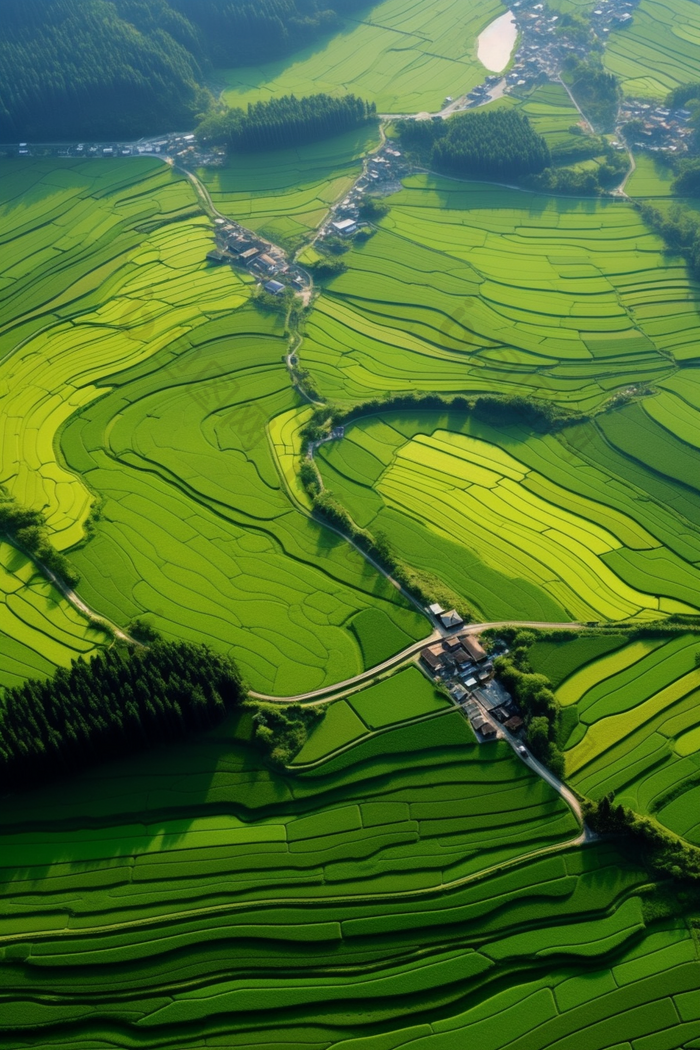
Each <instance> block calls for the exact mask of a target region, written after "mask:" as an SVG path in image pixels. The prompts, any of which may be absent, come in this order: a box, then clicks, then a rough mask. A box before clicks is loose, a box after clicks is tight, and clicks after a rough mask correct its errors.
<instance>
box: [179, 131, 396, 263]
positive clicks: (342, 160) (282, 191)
mask: <svg viewBox="0 0 700 1050" xmlns="http://www.w3.org/2000/svg"><path fill="white" fill-rule="evenodd" d="M378 141H379V138H378V134H377V130H376V127H373V128H370V129H367V128H361V129H359V130H357V131H351V132H348V133H346V134H345V135H340V136H338V137H337V138H334V139H329V140H326V141H323V142H320V143H314V144H312V145H307V146H299V147H298V148H297V149H288V150H273V151H269V152H263V153H251V154H237V155H235V156H234V157H231V158H229V160H228V161H227V163H226V166H225V167H224V168H203V169H201V170H200V171H199V172H198V174H199V177H200V178H201V179H202V181H203V182H204V185H205V186H206V187H207V189H208V190H209V192H210V194H211V197H212V200H213V202H214V204H215V206H216V207H217V208H218V209H219V211H221V212H222V213H223V214H224V215H228V216H229V217H230V218H232V219H236V220H237V221H238V222H241V223H243V224H244V225H245V226H246V227H248V228H249V229H252V230H256V231H257V232H259V233H261V234H262V235H263V236H265V237H268V238H270V239H271V240H274V241H275V242H276V243H278V244H284V245H289V246H290V247H296V246H297V245H298V244H299V243H300V242H302V241H303V239H304V238H305V237H308V235H309V233H310V232H311V231H313V230H314V229H315V228H316V227H317V226H319V225H320V223H321V222H322V221H323V220H324V218H325V217H326V214H327V212H328V207H329V205H330V204H331V203H333V201H335V200H337V199H338V198H339V197H341V196H342V195H343V194H344V193H345V192H346V191H347V190H348V189H349V188H350V186H351V185H352V183H353V182H354V181H355V179H356V178H357V177H358V176H359V174H360V171H361V168H362V157H363V156H364V155H365V154H366V153H367V151H368V150H371V149H372V148H373V147H374V146H376V145H377V144H378Z"/></svg>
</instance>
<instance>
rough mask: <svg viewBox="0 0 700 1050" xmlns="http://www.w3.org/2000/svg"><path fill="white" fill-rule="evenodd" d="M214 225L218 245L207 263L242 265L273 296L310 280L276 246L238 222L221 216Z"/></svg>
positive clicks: (299, 287)
mask: <svg viewBox="0 0 700 1050" xmlns="http://www.w3.org/2000/svg"><path fill="white" fill-rule="evenodd" d="M215 224H216V232H215V237H216V248H213V249H212V250H211V251H210V252H207V262H211V263H217V264H221V263H231V264H233V265H235V266H241V267H243V268H244V269H246V270H248V272H249V273H251V274H253V275H254V276H255V277H257V278H258V280H260V281H261V283H262V286H263V288H264V289H265V291H266V292H269V293H270V294H271V295H282V294H283V293H284V292H285V291H286V289H287V288H289V287H291V288H292V289H294V290H296V291H299V290H300V289H302V288H303V287H304V285H305V284H306V283H307V281H306V278H305V276H304V274H303V271H302V270H300V269H299V268H298V267H296V266H294V265H293V264H291V265H290V263H288V262H287V259H286V256H285V255H284V252H283V251H282V250H281V249H280V248H278V247H277V246H276V245H274V244H269V243H268V242H267V241H265V240H263V239H262V237H256V236H255V234H253V233H251V232H250V230H246V229H245V228H244V227H243V226H240V225H239V224H238V223H237V222H232V221H231V220H226V219H220V218H219V219H216V220H215Z"/></svg>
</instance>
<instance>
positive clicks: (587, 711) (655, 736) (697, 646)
mask: <svg viewBox="0 0 700 1050" xmlns="http://www.w3.org/2000/svg"><path fill="white" fill-rule="evenodd" d="M621 641H623V639H618V647H616V648H615V649H614V650H613V651H611V652H608V653H605V654H604V655H600V656H597V657H596V658H593V659H589V660H586V659H585V656H586V655H588V654H583V653H582V656H583V659H582V661H581V665H580V666H579V667H576V668H575V669H574V670H573V671H572V672H571V673H570V674H569V675H567V676H566V677H565V678H564V680H563V681H562V682H561V684H560V685H559V687H558V690H557V697H558V699H559V702H560V704H561V705H562V706H563V709H564V722H563V726H564V728H563V737H564V740H563V742H564V743H565V746H566V752H565V754H566V769H567V777H568V779H569V780H570V782H571V783H572V784H573V785H574V786H575V787H577V788H578V790H579V791H581V792H582V793H583V794H585V795H588V796H590V797H591V798H601V797H602V796H603V795H605V794H607V793H608V792H610V791H613V792H614V793H615V797H616V799H617V801H619V802H623V803H624V804H625V805H627V806H630V807H631V808H632V809H634V810H636V811H637V812H639V813H648V814H652V815H653V816H655V817H656V818H657V819H658V820H659V821H660V822H661V823H662V824H663V825H664V826H666V827H667V828H669V829H670V830H671V831H673V832H675V833H676V834H678V835H682V836H683V837H684V838H687V839H688V840H689V841H690V842H693V843H695V844H696V845H700V817H699V813H700V705H699V703H698V701H699V700H700V666H699V664H698V660H697V655H698V653H700V638H699V637H698V635H694V634H679V635H677V636H675V637H672V638H670V639H669V638H668V637H667V638H649V639H644V638H642V639H639V640H637V641H633V642H630V643H628V644H622V645H620V644H619V643H620V642H621ZM576 644H577V643H569V645H571V646H572V648H575V647H576ZM569 645H567V644H565V645H564V646H563V648H564V650H566V649H567V648H569Z"/></svg>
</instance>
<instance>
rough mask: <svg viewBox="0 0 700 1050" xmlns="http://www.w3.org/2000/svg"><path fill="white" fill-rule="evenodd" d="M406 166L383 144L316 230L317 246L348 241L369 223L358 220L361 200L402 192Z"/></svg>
mask: <svg viewBox="0 0 700 1050" xmlns="http://www.w3.org/2000/svg"><path fill="white" fill-rule="evenodd" d="M408 172H409V166H408V165H407V164H406V162H405V161H404V159H403V156H402V154H401V151H400V150H398V149H395V148H394V147H393V146H392V145H391V144H390V143H385V144H384V145H383V146H382V147H381V148H380V149H379V150H377V152H376V153H372V154H371V155H370V156H369V157H367V159H366V160H365V162H364V164H363V168H362V174H361V175H360V177H359V178H358V180H357V182H355V183H354V185H353V187H352V189H351V190H350V191H349V193H348V194H347V195H346V196H345V197H344V198H343V199H342V200H341V201H339V203H338V204H336V205H334V207H333V208H332V209H331V211H330V213H329V215H328V218H327V219H326V220H325V222H324V223H323V225H322V226H320V227H319V230H318V234H317V236H316V243H317V244H323V242H324V241H325V240H327V239H328V238H330V237H338V236H340V237H346V238H351V237H353V236H354V235H355V234H356V233H358V232H359V231H360V230H361V229H362V228H363V227H367V226H368V223H366V222H363V221H362V220H361V218H360V208H361V204H362V200H363V198H364V197H367V196H372V197H387V196H389V195H390V194H392V193H397V192H398V191H399V190H400V189H401V179H402V178H403V177H404V176H405V175H407V174H408Z"/></svg>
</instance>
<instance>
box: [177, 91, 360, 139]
mask: <svg viewBox="0 0 700 1050" xmlns="http://www.w3.org/2000/svg"><path fill="white" fill-rule="evenodd" d="M376 111H377V110H376V106H375V105H374V103H369V102H365V101H363V99H361V98H357V96H356V95H343V97H342V98H331V96H330V95H323V94H320V95H309V96H307V97H306V98H295V97H294V95H284V96H283V97H282V98H275V99H271V100H270V101H269V102H256V103H254V104H253V105H250V106H248V112H247V113H245V112H244V111H243V110H242V109H229V110H226V111H225V112H224V113H215V114H212V115H211V116H209V117H207V118H206V119H205V120H204V121H203V122H202V123H201V124H200V126H199V127H198V129H197V136H198V138H200V139H201V140H202V141H205V142H218V143H225V144H226V145H228V146H230V147H231V148H232V149H237V150H242V151H247V150H251V151H252V150H265V149H280V148H283V147H285V146H297V145H301V144H302V143H305V142H314V141H315V140H317V139H322V138H326V137H328V136H330V135H339V134H340V133H341V132H343V131H350V130H351V129H352V128H356V127H359V126H360V125H361V124H366V123H367V122H368V121H369V120H372V119H373V118H374V117H375V115H376Z"/></svg>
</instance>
